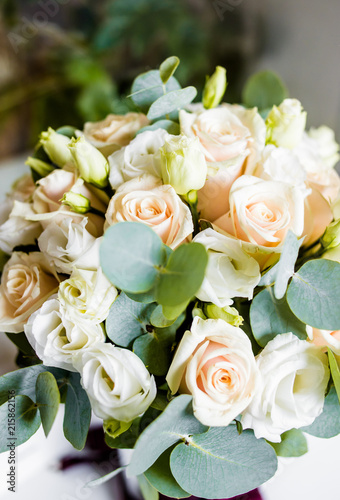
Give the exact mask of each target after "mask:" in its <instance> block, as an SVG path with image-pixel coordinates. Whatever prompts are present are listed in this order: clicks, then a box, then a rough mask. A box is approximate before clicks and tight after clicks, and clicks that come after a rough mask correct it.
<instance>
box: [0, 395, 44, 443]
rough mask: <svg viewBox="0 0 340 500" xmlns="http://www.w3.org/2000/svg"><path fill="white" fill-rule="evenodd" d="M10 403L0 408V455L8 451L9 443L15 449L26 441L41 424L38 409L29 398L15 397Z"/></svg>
mask: <svg viewBox="0 0 340 500" xmlns="http://www.w3.org/2000/svg"><path fill="white" fill-rule="evenodd" d="M14 389H15V388H14ZM11 401H13V403H11ZM11 401H9V402H6V403H4V404H3V405H2V406H0V422H1V426H2V431H1V432H0V453H3V452H5V451H9V447H8V446H9V445H10V444H11V443H13V445H14V446H15V447H16V446H19V445H21V444H23V443H25V442H26V441H28V439H29V438H30V437H32V436H33V434H35V433H36V432H37V430H38V429H39V427H40V424H41V420H40V415H39V412H38V408H37V406H36V405H35V403H34V402H33V401H32V400H31V399H30V398H28V397H27V396H16V397H15V399H13V400H11ZM12 413H13V414H14V413H15V417H12ZM12 419H13V420H12ZM12 433H13V434H12ZM14 438H15V439H14Z"/></svg>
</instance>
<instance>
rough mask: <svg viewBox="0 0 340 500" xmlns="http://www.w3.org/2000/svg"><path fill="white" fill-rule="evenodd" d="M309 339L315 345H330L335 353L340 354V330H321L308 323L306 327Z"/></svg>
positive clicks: (325, 346)
mask: <svg viewBox="0 0 340 500" xmlns="http://www.w3.org/2000/svg"><path fill="white" fill-rule="evenodd" d="M306 330H307V334H308V337H309V339H310V340H311V341H312V342H313V344H314V345H317V346H319V347H324V348H327V347H329V348H330V349H331V350H332V351H333V352H334V354H336V355H337V356H340V330H334V331H330V330H319V329H318V328H313V327H312V326H309V325H307V327H306Z"/></svg>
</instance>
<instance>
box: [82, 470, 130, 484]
mask: <svg viewBox="0 0 340 500" xmlns="http://www.w3.org/2000/svg"><path fill="white" fill-rule="evenodd" d="M125 469H126V465H124V466H123V467H118V469H115V470H113V471H112V472H109V473H108V474H105V476H102V477H99V478H98V479H93V481H90V482H89V483H87V484H86V485H85V486H86V487H88V486H89V487H90V488H93V487H94V486H100V485H101V484H104V483H106V482H107V481H110V479H112V478H113V477H116V476H118V474H120V473H121V472H123V470H125Z"/></svg>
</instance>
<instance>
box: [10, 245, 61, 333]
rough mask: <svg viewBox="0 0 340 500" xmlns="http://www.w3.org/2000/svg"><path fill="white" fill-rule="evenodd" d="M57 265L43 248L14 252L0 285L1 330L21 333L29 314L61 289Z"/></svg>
mask: <svg viewBox="0 0 340 500" xmlns="http://www.w3.org/2000/svg"><path fill="white" fill-rule="evenodd" d="M58 285H59V282H58V279H57V277H56V275H55V272H54V270H53V268H52V267H51V266H50V265H49V263H48V262H47V260H46V258H45V256H44V255H43V254H42V253H40V252H31V253H29V254H25V253H22V252H14V253H13V255H12V257H11V258H10V259H9V261H8V262H7V263H6V265H5V267H4V270H3V273H2V276H1V286H0V331H3V332H9V333H19V332H22V331H23V329H24V324H25V323H26V321H27V319H28V318H29V316H30V315H31V314H32V313H33V312H34V311H36V310H37V309H38V308H39V307H40V306H41V304H42V303H43V302H44V301H45V300H46V299H47V298H48V297H49V296H50V295H52V294H53V293H54V292H55V291H56V290H57V289H58Z"/></svg>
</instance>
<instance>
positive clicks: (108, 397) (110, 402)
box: [74, 343, 157, 422]
mask: <svg viewBox="0 0 340 500" xmlns="http://www.w3.org/2000/svg"><path fill="white" fill-rule="evenodd" d="M74 366H75V368H76V369H77V370H78V371H79V372H80V374H81V384H82V386H83V388H84V389H85V391H86V392H87V395H88V397H89V399H90V402H91V406H92V409H93V411H94V413H95V414H96V415H97V417H99V418H102V419H103V420H110V419H115V420H119V421H122V422H130V421H131V420H133V419H134V418H136V417H138V416H139V415H141V414H143V413H144V412H145V411H146V410H147V409H148V407H149V406H150V405H151V403H152V401H153V400H154V399H155V397H156V393H157V388H156V383H155V380H154V378H153V376H151V375H150V373H149V372H148V370H147V369H146V368H145V365H144V363H143V362H142V360H141V359H140V358H139V357H138V356H136V354H134V353H133V352H131V351H129V350H128V349H121V348H119V347H115V346H113V345H112V344H103V343H100V344H99V343H98V344H96V345H94V346H92V348H90V349H89V350H87V351H86V352H84V353H83V354H82V355H79V356H76V357H75V360H74Z"/></svg>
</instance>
